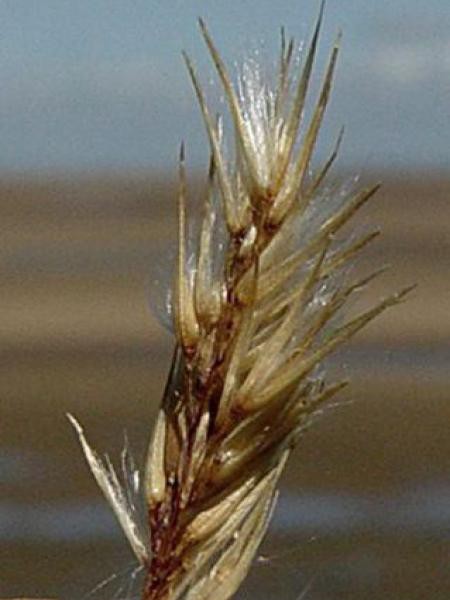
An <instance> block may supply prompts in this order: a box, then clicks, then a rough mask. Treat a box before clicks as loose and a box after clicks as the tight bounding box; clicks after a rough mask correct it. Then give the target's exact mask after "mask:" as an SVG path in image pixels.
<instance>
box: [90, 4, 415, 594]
mask: <svg viewBox="0 0 450 600" xmlns="http://www.w3.org/2000/svg"><path fill="white" fill-rule="evenodd" d="M322 19H323V4H322V6H321V9H320V13H319V17H318V20H317V23H316V27H315V29H314V32H313V35H312V39H311V41H310V44H309V46H308V47H307V49H306V51H305V56H304V60H303V66H302V68H301V69H300V70H299V72H298V69H297V66H296V63H295V61H294V60H293V55H294V53H295V51H296V44H295V40H293V39H289V40H287V39H286V35H285V32H284V30H282V36H281V53H280V60H279V67H278V73H277V75H276V78H275V80H276V84H275V86H271V85H270V84H269V82H268V81H267V80H266V79H265V78H264V77H263V76H262V70H261V69H260V68H259V66H258V65H257V64H256V63H254V62H251V63H248V64H246V66H245V67H244V68H243V70H242V73H241V75H240V78H239V80H238V84H237V85H234V84H233V82H232V77H231V76H230V74H229V72H228V70H227V67H226V65H225V63H224V62H223V60H222V58H221V56H220V53H219V51H218V49H217V48H216V46H215V43H214V41H213V38H212V36H211V34H210V32H209V30H208V28H207V26H206V25H205V23H204V22H203V21H202V20H200V31H201V35H202V37H203V39H204V41H205V44H206V47H207V50H208V52H209V54H210V57H211V60H212V63H213V65H214V67H215V69H216V72H217V76H218V79H219V81H220V83H221V85H222V88H223V91H224V94H225V97H226V100H227V106H228V110H229V113H230V115H231V120H232V123H233V129H234V140H233V147H234V148H235V149H236V150H235V155H234V158H233V160H232V161H230V160H228V159H227V158H226V156H225V154H224V144H225V139H224V137H225V136H224V132H223V128H222V121H221V119H220V118H219V119H218V118H213V117H212V115H211V111H210V109H209V107H208V104H207V102H206V98H205V95H204V92H203V88H202V85H201V83H200V79H199V77H198V75H197V73H196V70H195V66H194V64H193V62H192V61H191V59H190V58H189V57H188V56H187V55H186V54H184V59H185V62H186V65H187V69H188V73H189V75H190V78H191V81H192V84H193V87H194V91H195V94H196V96H197V100H198V104H199V107H200V111H201V114H202V117H203V121H204V125H205V128H206V131H207V134H208V139H209V146H210V155H211V156H210V166H209V173H208V181H207V189H206V193H205V197H204V201H203V203H204V207H203V217H202V223H201V227H200V234H199V241H198V245H197V254H196V256H195V257H194V258H195V260H194V261H193V260H192V257H189V256H188V252H187V250H186V228H187V227H186V221H187V219H188V215H187V214H186V197H187V186H186V174H185V166H184V159H185V156H184V145H182V146H181V151H180V161H179V181H180V184H179V195H178V214H179V227H178V239H179V247H178V261H177V277H176V283H175V286H174V291H173V297H174V298H175V303H174V304H175V306H174V308H175V319H174V320H175V327H174V329H175V335H176V348H175V352H174V360H173V364H172V369H171V372H170V376H169V381H168V384H167V387H166V391H165V394H164V397H163V401H162V407H161V409H160V412H159V415H158V418H157V421H156V425H155V429H154V433H153V437H152V441H151V443H150V448H149V453H148V459H147V466H146V470H145V482H144V483H145V493H146V499H147V508H148V518H149V529H150V543H149V544H147V545H146V544H145V543H144V542H142V541H141V540H140V538H139V536H138V535H137V533H136V530H135V528H133V526H132V524H130V522H129V519H128V520H127V518H125V517H124V515H123V513H124V511H125V512H126V505H125V504H124V502H123V501H122V500H123V498H122V497H121V495H120V492H119V491H118V490H117V485H118V484H117V485H116V481H115V479H114V474H113V473H111V472H109V473H108V472H107V471H105V468H104V467H103V466H102V465H101V464H100V463H99V462H98V461H97V459H96V458H95V455H94V454H93V453H92V452H91V451H90V449H89V448H88V447H87V444H86V442H85V439H84V436H83V434H82V431H81V429H78V433H79V435H80V438H81V441H82V444H83V447H84V450H85V453H86V455H87V457H88V461H89V463H90V466H91V469H92V470H93V471H94V475H95V476H96V478H97V481H98V482H99V484H100V486H101V487H102V489H103V491H104V492H105V494H106V495H107V497H108V500H109V501H110V503H111V504H113V506H114V507H115V511H116V514H117V515H118V518H119V520H120V522H121V524H122V526H123V527H124V530H125V532H126V534H127V536H128V539H129V540H130V543H131V544H132V546H133V547H134V550H135V552H136V554H137V556H138V558H139V560H141V562H143V563H144V564H145V567H146V571H147V575H146V580H145V585H144V590H143V600H176V599H178V598H188V599H189V600H194V599H195V600H199V599H203V598H204V599H205V600H206V599H207V598H215V599H222V600H226V599H227V598H230V597H231V596H232V595H233V594H234V593H235V591H236V590H237V588H238V587H239V585H240V583H241V581H242V580H243V579H244V577H245V575H246V573H247V571H248V569H249V568H250V565H251V562H252V560H253V557H254V555H255V553H256V551H257V549H258V545H259V543H260V541H261V539H262V537H263V535H264V533H265V531H266V528H267V524H268V521H269V518H270V514H271V510H272V506H273V504H274V501H275V497H276V489H277V484H278V480H279V478H280V475H281V473H282V471H283V468H284V465H285V463H286V461H287V459H288V457H289V454H290V452H291V450H292V448H293V447H294V446H295V444H296V443H297V441H298V439H299V437H300V435H301V433H302V432H303V431H304V429H305V426H306V425H307V424H308V422H309V420H310V419H311V417H312V416H313V415H314V414H316V413H317V412H318V411H319V410H320V407H321V406H322V405H323V403H324V402H326V401H327V400H329V399H330V398H331V397H332V396H334V395H335V394H336V393H338V392H339V391H340V390H341V389H342V388H343V387H345V385H346V384H347V382H345V381H343V382H338V383H328V384H327V383H326V382H325V380H324V377H323V376H322V375H319V374H318V368H319V366H320V365H321V363H322V361H323V360H324V359H325V358H326V357H327V356H328V355H329V354H330V353H331V352H333V351H334V350H335V348H336V347H337V346H339V345H340V344H342V343H343V342H345V341H347V340H348V339H349V338H351V337H352V336H353V335H354V334H355V333H356V332H358V331H359V330H360V329H361V328H362V327H364V326H365V325H366V324H367V323H369V322H370V321H371V320H372V319H373V318H375V317H376V316H377V315H379V314H380V313H381V312H383V311H384V310H385V309H387V308H388V307H390V306H393V305H396V304H398V303H399V302H400V301H402V300H403V298H404V297H405V295H406V294H407V293H408V291H409V289H406V290H404V291H402V292H400V293H398V294H395V295H393V296H391V297H389V298H386V299H384V300H382V301H381V302H379V303H378V304H377V305H376V306H374V307H373V308H371V309H369V310H367V311H366V312H364V313H363V314H359V315H357V316H356V317H351V318H349V319H348V320H347V321H346V322H343V323H342V319H341V321H340V324H339V325H336V322H339V321H337V320H336V318H335V317H336V315H338V314H341V313H342V310H343V308H345V305H346V303H347V301H348V299H349V298H350V297H351V296H352V295H353V294H355V293H356V292H357V291H358V290H360V289H361V288H362V287H364V286H365V285H366V284H368V283H369V282H370V281H371V280H372V279H373V278H374V277H375V276H376V275H377V274H378V272H376V273H374V274H371V275H369V276H367V277H365V278H363V279H360V280H358V281H353V282H352V281H350V282H349V281H348V279H347V278H344V277H343V272H344V271H345V268H346V267H347V266H348V265H349V264H351V262H352V261H353V259H354V257H355V255H356V254H357V253H358V252H359V251H360V250H362V249H363V248H364V247H365V246H366V245H367V244H368V243H370V242H371V241H372V240H373V239H374V238H375V237H376V236H377V235H378V232H371V233H369V234H367V235H364V236H363V237H360V238H356V239H354V238H353V239H350V241H349V242H348V243H347V244H342V243H340V244H338V243H337V242H336V236H337V234H338V233H340V231H341V229H342V228H343V227H344V226H345V225H347V224H348V222H349V221H350V220H351V219H352V217H353V216H354V215H355V213H357V212H358V211H359V210H360V209H361V208H362V207H363V205H364V204H365V203H366V202H367V201H368V200H369V199H370V198H372V196H373V195H374V193H375V192H376V191H377V189H378V185H376V186H372V187H369V188H367V189H362V190H358V191H356V192H354V193H353V194H342V193H341V194H336V195H334V194H333V193H331V192H329V191H326V190H324V187H323V182H324V179H325V177H326V175H327V173H328V171H329V170H330V168H331V166H332V164H333V162H334V160H335V158H336V156H337V152H338V149H339V146H340V143H341V139H342V132H341V133H340V134H339V137H338V140H337V143H336V146H335V148H333V150H332V153H331V155H330V157H329V158H328V159H327V161H326V162H325V163H324V164H323V165H322V167H321V168H319V170H318V171H317V172H315V173H311V160H312V156H313V152H314V148H315V145H316V141H317V137H318V135H319V131H320V128H321V125H322V121H323V117H324V114H325V111H326V108H327V104H328V101H329V97H330V92H331V88H332V82H333V77H334V73H335V69H336V64H337V59H338V55H339V45H340V35H339V36H338V38H337V41H336V43H335V44H334V45H333V47H332V50H331V54H330V58H329V62H328V65H327V67H326V70H325V74H324V76H323V82H322V86H321V89H320V91H319V95H318V99H317V100H316V102H315V105H314V106H313V110H312V115H311V117H310V120H309V122H304V109H305V104H306V102H307V99H308V92H309V84H310V80H311V74H312V71H313V68H314V62H315V56H316V52H317V46H318V42H319V36H320V30H321V25H322ZM218 248H220V251H218ZM147 546H150V548H149V549H148V550H147Z"/></svg>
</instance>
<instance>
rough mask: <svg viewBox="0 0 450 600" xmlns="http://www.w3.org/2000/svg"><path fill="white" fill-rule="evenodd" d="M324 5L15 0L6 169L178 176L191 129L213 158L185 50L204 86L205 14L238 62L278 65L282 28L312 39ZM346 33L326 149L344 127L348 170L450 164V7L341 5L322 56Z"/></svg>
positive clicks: (335, 2)
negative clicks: (249, 59)
mask: <svg viewBox="0 0 450 600" xmlns="http://www.w3.org/2000/svg"><path fill="white" fill-rule="evenodd" d="M255 6H257V8H256V9H255ZM318 9H319V1H318V0H317V1H315V0H314V1H313V0H308V1H302V2H294V1H293V0H280V1H279V2H277V3H273V2H271V1H270V0H259V1H258V2H257V3H255V2H252V1H249V0H240V1H239V2H237V1H234V2H211V3H198V2H194V1H193V0H188V1H184V2H180V1H177V2H169V3H163V2H156V1H155V0H136V1H134V2H133V3H126V2H122V1H119V0H108V1H97V2H95V3H92V2H90V1H88V0H78V1H77V2H72V1H71V0H40V2H36V3H30V2H28V1H27V0H4V1H3V2H2V3H1V4H0V20H1V23H2V36H1V40H0V52H1V55H2V57H3V60H2V61H1V64H0V80H1V81H2V91H1V93H0V136H1V139H2V150H1V152H0V172H24V171H38V172H42V171H44V172H54V171H75V172H79V171H89V172H92V171H101V170H103V171H105V170H111V169H117V170H128V169H133V170H147V171H148V170H150V169H151V170H166V171H170V170H171V169H172V168H173V165H174V164H175V160H176V147H177V145H178V143H179V140H180V139H181V138H183V139H185V140H186V141H187V144H188V151H189V159H190V161H191V164H192V165H193V166H194V168H195V167H198V166H200V165H201V164H203V160H204V158H205V153H206V152H205V149H206V143H205V142H206V141H205V138H204V134H203V128H202V127H201V124H200V119H199V114H198V109H197V106H196V103H195V101H194V97H193V94H192V90H191V87H190V84H189V81H188V77H187V74H186V72H185V69H184V65H183V63H182V60H181V57H180V51H181V49H186V50H187V51H188V52H189V53H190V54H191V55H192V56H193V58H194V59H195V61H196V62H197V63H199V64H200V65H201V71H202V75H203V77H204V81H206V82H207V81H208V78H210V77H211V76H212V75H213V69H212V67H211V65H210V64H209V63H208V62H207V57H206V54H205V52H204V49H203V48H202V47H201V45H202V42H201V39H200V36H199V35H198V31H197V28H196V19H197V17H198V16H199V15H202V16H203V17H204V18H205V19H206V20H207V22H208V24H209V26H210V28H211V31H212V32H213V34H214V38H215V40H216V42H217V45H218V46H219V48H220V50H221V53H222V54H223V55H224V57H225V59H226V60H227V62H228V63H230V62H232V61H233V60H239V61H240V60H241V59H242V56H243V55H245V53H248V52H249V51H250V52H251V51H252V49H255V48H259V49H261V51H262V52H263V53H265V54H267V56H268V57H270V58H269V59H268V63H269V64H268V67H270V66H271V65H270V62H271V61H273V57H274V56H276V54H275V50H276V46H277V44H278V43H279V28H280V26H281V25H284V26H285V27H286V29H287V31H288V33H289V34H291V35H294V36H295V37H296V39H297V40H299V41H302V40H305V41H306V40H308V39H309V35H310V32H311V27H312V24H313V21H314V19H315V18H316V15H317V12H318ZM338 29H342V30H343V32H344V41H343V52H342V57H341V60H340V65H339V69H338V74H337V82H336V86H335V91H334V95H333V100H332V105H331V107H330V112H331V113H332V116H331V118H330V117H329V118H328V121H327V124H326V126H325V127H324V133H323V136H322V142H321V144H320V147H319V154H320V152H321V151H322V150H323V151H324V150H325V149H326V148H327V147H328V146H329V145H330V144H331V143H332V140H333V138H334V137H335V135H336V132H337V130H338V129H339V127H340V126H341V125H342V124H344V125H345V126H346V138H345V145H344V148H343V151H342V155H341V164H343V165H344V166H347V167H351V168H354V169H357V170H359V169H361V168H363V169H365V168H367V167H368V166H369V165H370V167H371V168H377V169H383V170H390V169H392V170H396V171H405V170H409V169H421V170H423V169H434V170H439V169H442V168H443V167H445V166H446V165H447V163H448V156H449V150H448V139H449V137H450V120H449V119H448V112H447V111H448V94H449V91H450V35H449V33H448V32H449V31H450V10H449V6H448V5H447V3H446V2H445V1H443V0H396V1H395V2H372V3H361V2H359V1H358V0H328V2H327V5H326V16H325V22H324V28H323V34H322V42H321V49H320V54H319V64H322V65H323V62H324V59H325V56H326V55H327V53H328V51H329V47H330V44H331V43H332V41H333V38H334V36H335V35H336V32H337V30H338ZM319 73H320V70H318V71H317V76H319ZM210 91H211V92H212V95H213V96H214V92H216V94H217V87H216V89H215V90H214V89H212V90H210Z"/></svg>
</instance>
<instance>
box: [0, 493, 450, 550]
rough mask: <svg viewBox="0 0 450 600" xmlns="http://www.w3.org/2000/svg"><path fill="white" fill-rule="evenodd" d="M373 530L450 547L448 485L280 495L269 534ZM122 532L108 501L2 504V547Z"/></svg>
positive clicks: (113, 537) (99, 538)
mask: <svg viewBox="0 0 450 600" xmlns="http://www.w3.org/2000/svg"><path fill="white" fill-rule="evenodd" d="M370 531H375V532H377V533H379V534H383V535H384V534H389V535H391V534H402V535H414V536H417V537H422V536H424V537H429V536H433V537H436V538H442V539H444V540H446V541H449V542H450V482H432V483H429V484H428V485H424V484H423V483H420V484H418V485H417V486H415V487H411V488H410V489H408V490H403V491H401V492H398V493H395V494H391V495H387V494H379V495H376V494H372V495H367V494H350V493H348V492H339V491H336V492H335V493H327V494H325V493H323V492H322V493H321V492H319V491H316V492H315V491H314V490H309V491H304V492H302V493H299V494H293V493H292V492H286V493H282V494H281V498H280V501H279V503H278V506H277V509H276V512H275V515H274V519H273V523H272V526H271V532H272V533H273V534H276V535H286V534H289V535H290V536H296V535H297V536H301V537H304V536H310V535H320V536H331V537H332V536H335V535H339V534H346V535H349V534H353V533H362V532H365V533H367V532H370ZM120 535H121V532H120V530H119V528H118V526H117V525H116V523H115V519H114V517H113V515H112V513H111V511H110V510H109V508H108V506H107V504H106V502H105V501H103V500H102V499H101V498H99V499H98V500H92V499H89V500H87V501H77V502H59V503H56V502H55V503H53V504H50V503H43V504H41V505H35V504H32V505H30V504H26V505H20V504H18V503H13V502H8V501H7V500H6V501H5V500H3V501H0V543H4V542H12V541H14V542H20V541H26V542H28V543H30V542H34V541H36V542H53V543H59V542H71V541H73V542H83V541H88V540H96V541H114V540H116V539H117V537H118V536H120Z"/></svg>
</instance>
